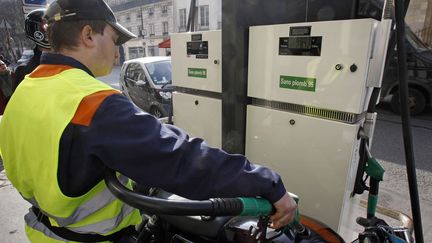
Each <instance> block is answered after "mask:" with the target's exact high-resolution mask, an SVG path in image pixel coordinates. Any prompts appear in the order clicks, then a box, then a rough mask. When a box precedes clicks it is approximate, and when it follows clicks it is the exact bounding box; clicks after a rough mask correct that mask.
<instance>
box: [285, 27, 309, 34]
mask: <svg viewBox="0 0 432 243" xmlns="http://www.w3.org/2000/svg"><path fill="white" fill-rule="evenodd" d="M311 28H312V27H311V26H294V27H290V36H307V35H311Z"/></svg>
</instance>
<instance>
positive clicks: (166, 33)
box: [162, 21, 168, 35]
mask: <svg viewBox="0 0 432 243" xmlns="http://www.w3.org/2000/svg"><path fill="white" fill-rule="evenodd" d="M162 27H163V33H162V34H163V35H168V22H167V21H165V22H162Z"/></svg>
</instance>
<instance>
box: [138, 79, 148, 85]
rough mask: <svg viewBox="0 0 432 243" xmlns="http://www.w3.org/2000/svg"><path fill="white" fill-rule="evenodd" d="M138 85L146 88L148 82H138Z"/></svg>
mask: <svg viewBox="0 0 432 243" xmlns="http://www.w3.org/2000/svg"><path fill="white" fill-rule="evenodd" d="M136 85H138V86H145V85H147V82H146V81H144V80H138V81H137V82H136Z"/></svg>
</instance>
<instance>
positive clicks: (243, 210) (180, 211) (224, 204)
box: [105, 168, 273, 217]
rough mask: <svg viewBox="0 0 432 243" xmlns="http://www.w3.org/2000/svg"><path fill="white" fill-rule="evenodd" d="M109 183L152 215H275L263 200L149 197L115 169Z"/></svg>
mask: <svg viewBox="0 0 432 243" xmlns="http://www.w3.org/2000/svg"><path fill="white" fill-rule="evenodd" d="M105 183H106V185H107V187H108V189H109V190H110V191H111V193H112V194H114V196H116V197H117V198H118V199H120V200H121V201H122V202H124V203H126V204H128V205H130V206H132V207H134V208H137V209H141V210H143V211H145V212H146V213H152V214H165V215H189V216H204V215H205V216H214V217H215V216H236V215H242V216H264V215H270V214H272V212H273V207H272V205H271V203H270V202H269V201H267V200H265V199H262V198H213V199H209V200H203V201H194V200H184V201H183V200H182V201H180V200H167V199H161V198H156V197H149V196H145V195H143V194H140V193H138V192H135V191H132V190H130V189H128V188H127V187H126V186H124V185H123V184H122V183H121V182H120V181H119V180H118V178H117V175H116V172H115V171H113V170H111V169H108V168H107V169H106V171H105Z"/></svg>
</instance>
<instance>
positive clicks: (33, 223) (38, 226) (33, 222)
mask: <svg viewBox="0 0 432 243" xmlns="http://www.w3.org/2000/svg"><path fill="white" fill-rule="evenodd" d="M24 221H25V222H26V224H27V225H28V227H30V228H32V229H34V230H37V231H40V232H42V233H43V234H44V235H45V236H47V237H49V238H52V239H55V240H60V241H65V242H67V241H68V240H65V239H63V238H61V237H60V236H58V235H56V234H54V233H52V232H51V230H50V229H48V228H47V227H46V226H45V225H44V224H42V223H41V222H39V221H38V220H37V216H36V215H35V214H34V213H33V211H32V210H31V209H30V210H29V212H28V213H27V214H26V215H25V216H24Z"/></svg>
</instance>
